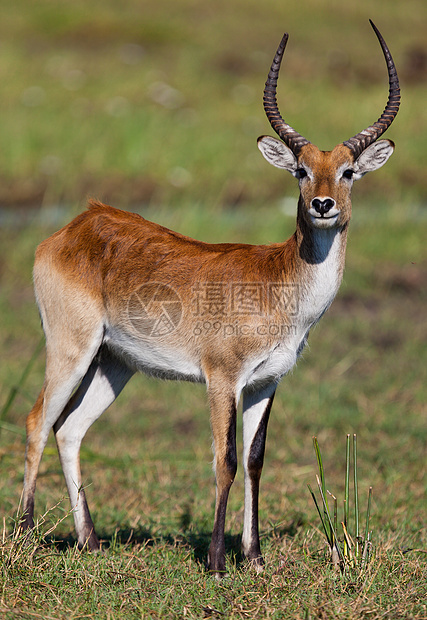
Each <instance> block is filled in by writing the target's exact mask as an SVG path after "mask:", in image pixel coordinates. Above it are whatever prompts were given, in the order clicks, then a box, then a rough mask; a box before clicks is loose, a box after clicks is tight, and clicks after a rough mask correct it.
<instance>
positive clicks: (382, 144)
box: [354, 140, 394, 179]
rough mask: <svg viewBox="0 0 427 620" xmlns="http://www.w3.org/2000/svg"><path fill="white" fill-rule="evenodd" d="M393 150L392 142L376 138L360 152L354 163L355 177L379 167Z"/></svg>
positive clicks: (357, 177)
mask: <svg viewBox="0 0 427 620" xmlns="http://www.w3.org/2000/svg"><path fill="white" fill-rule="evenodd" d="M393 151H394V142H392V141H391V140H378V141H377V142H374V143H373V144H371V145H370V146H368V148H366V149H365V150H364V151H362V152H361V154H360V155H359V157H358V158H357V159H356V161H355V163H354V169H355V175H354V178H355V179H360V178H361V177H363V175H364V174H366V173H367V172H372V171H373V170H378V168H381V166H383V165H384V164H385V163H386V161H387V160H388V158H389V157H390V156H391V155H392V153H393Z"/></svg>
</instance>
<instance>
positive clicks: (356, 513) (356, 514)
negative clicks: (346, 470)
mask: <svg viewBox="0 0 427 620" xmlns="http://www.w3.org/2000/svg"><path fill="white" fill-rule="evenodd" d="M353 476H354V529H355V538H356V558H357V557H359V491H358V486H357V438H356V434H354V435H353Z"/></svg>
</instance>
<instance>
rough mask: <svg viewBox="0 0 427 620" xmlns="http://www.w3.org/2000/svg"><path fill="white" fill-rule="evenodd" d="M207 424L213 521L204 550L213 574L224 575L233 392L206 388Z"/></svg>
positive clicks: (233, 457) (232, 470) (233, 465)
mask: <svg viewBox="0 0 427 620" xmlns="http://www.w3.org/2000/svg"><path fill="white" fill-rule="evenodd" d="M209 399H210V409H211V425H212V434H213V439H214V450H215V459H214V466H215V476H216V502H215V521H214V527H213V532H212V540H211V544H210V547H209V553H208V569H209V570H210V571H211V572H212V573H215V574H216V576H217V577H221V576H223V575H224V574H225V541H224V528H225V513H226V510H227V500H228V494H229V491H230V488H231V485H232V484H233V481H234V477H235V475H236V470H237V454H236V410H237V402H236V397H235V396H234V394H232V393H230V391H227V390H224V391H222V390H220V389H218V391H216V390H214V389H211V386H210V387H209Z"/></svg>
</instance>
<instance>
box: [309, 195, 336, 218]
mask: <svg viewBox="0 0 427 620" xmlns="http://www.w3.org/2000/svg"><path fill="white" fill-rule="evenodd" d="M334 205H335V200H332V198H325V200H320V198H313V200H312V201H311V206H312V207H313V208H314V209H316V211H317V213H320V215H325V213H327V212H328V211H329V209H332V207H333V206H334Z"/></svg>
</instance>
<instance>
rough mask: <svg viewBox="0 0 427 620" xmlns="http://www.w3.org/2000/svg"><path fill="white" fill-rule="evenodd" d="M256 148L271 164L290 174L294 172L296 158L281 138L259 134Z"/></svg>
mask: <svg viewBox="0 0 427 620" xmlns="http://www.w3.org/2000/svg"><path fill="white" fill-rule="evenodd" d="M258 148H259V150H260V151H261V153H262V154H263V155H264V157H265V159H266V160H267V161H268V163H269V164H271V165H272V166H276V168H282V169H283V170H287V171H288V172H290V173H291V174H294V172H295V171H296V169H297V168H298V162H297V158H296V157H295V155H294V154H293V153H292V151H291V149H290V148H289V147H287V146H286V144H284V143H283V142H282V141H281V140H277V139H276V138H271V137H270V136H261V137H260V138H258Z"/></svg>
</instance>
